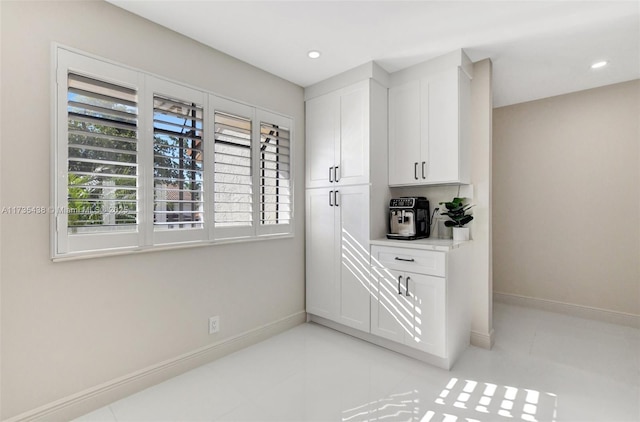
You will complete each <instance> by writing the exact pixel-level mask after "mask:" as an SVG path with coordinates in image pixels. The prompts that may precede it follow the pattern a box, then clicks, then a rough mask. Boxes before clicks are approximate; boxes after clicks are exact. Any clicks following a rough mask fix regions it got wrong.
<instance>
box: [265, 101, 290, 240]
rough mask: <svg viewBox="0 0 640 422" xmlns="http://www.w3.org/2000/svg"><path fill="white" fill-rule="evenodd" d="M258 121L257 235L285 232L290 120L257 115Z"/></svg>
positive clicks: (276, 116) (288, 177)
mask: <svg viewBox="0 0 640 422" xmlns="http://www.w3.org/2000/svg"><path fill="white" fill-rule="evenodd" d="M258 119H259V120H260V148H259V153H258V154H259V172H260V174H259V185H260V186H259V189H260V207H259V218H260V227H259V230H258V233H259V234H275V233H288V232H290V230H291V221H292V217H293V203H292V186H291V181H292V179H291V129H290V128H291V121H290V119H286V118H283V117H282V116H278V115H274V114H272V113H267V112H265V111H259V112H258Z"/></svg>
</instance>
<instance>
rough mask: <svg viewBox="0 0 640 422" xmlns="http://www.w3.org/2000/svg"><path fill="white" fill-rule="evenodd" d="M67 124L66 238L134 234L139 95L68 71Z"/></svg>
mask: <svg viewBox="0 0 640 422" xmlns="http://www.w3.org/2000/svg"><path fill="white" fill-rule="evenodd" d="M67 121H68V132H67V133H68V140H67V141H68V142H67V145H68V146H67V171H68V181H67V209H66V213H67V214H68V215H67V233H68V234H70V235H72V234H86V233H105V232H116V231H117V232H121V231H136V230H137V224H138V105H137V92H136V91H135V90H133V89H130V88H126V87H122V86H118V85H115V84H111V83H108V82H104V81H100V80H97V79H92V78H89V77H85V76H82V75H79V74H75V73H71V72H70V73H68V86H67Z"/></svg>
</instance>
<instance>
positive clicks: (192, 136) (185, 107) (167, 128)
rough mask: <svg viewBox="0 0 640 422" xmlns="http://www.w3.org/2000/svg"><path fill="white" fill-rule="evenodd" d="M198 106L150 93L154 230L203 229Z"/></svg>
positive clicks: (201, 137)
mask: <svg viewBox="0 0 640 422" xmlns="http://www.w3.org/2000/svg"><path fill="white" fill-rule="evenodd" d="M202 122H203V118H202V106H201V105H198V104H195V103H186V102H183V101H180V100H176V99H172V98H167V97H163V96H160V95H154V96H153V193H154V201H153V224H154V229H155V230H175V229H189V228H203V221H204V219H203V217H204V201H203V180H204V164H203V158H204V154H203V152H204V151H203V143H202V140H203V136H202V129H203V128H202Z"/></svg>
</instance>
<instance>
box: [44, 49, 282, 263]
mask: <svg viewBox="0 0 640 422" xmlns="http://www.w3.org/2000/svg"><path fill="white" fill-rule="evenodd" d="M55 75H56V78H55V82H56V90H55V94H56V95H55V115H54V116H55V128H54V129H55V137H54V139H53V144H52V145H53V147H52V151H53V157H52V158H53V165H52V175H53V177H52V197H53V204H52V205H53V210H54V212H53V213H52V214H51V215H52V217H51V235H52V237H51V239H52V242H51V245H52V258H53V259H54V260H58V259H69V258H75V257H78V256H94V255H95V256H100V255H103V254H110V253H123V252H127V251H137V250H144V249H153V248H155V247H156V246H158V247H162V248H166V247H167V246H171V245H182V246H184V244H185V243H189V244H190V245H197V244H209V243H215V241H216V240H221V241H224V242H227V241H229V240H233V239H241V240H251V239H256V238H258V237H260V238H268V237H269V236H270V235H277V236H280V235H283V234H285V235H286V234H292V233H293V230H292V227H293V224H292V223H293V218H294V214H293V211H294V210H293V185H292V183H293V174H292V170H293V169H292V161H293V160H292V138H293V133H292V127H293V124H292V123H293V122H292V120H291V119H290V118H287V117H285V116H282V115H279V114H276V113H272V112H268V111H265V110H262V109H259V108H257V107H254V106H250V105H248V104H242V103H239V102H236V101H233V100H228V99H225V98H222V97H219V96H217V95H214V94H212V93H210V92H207V91H205V90H201V89H198V88H194V87H189V86H186V85H183V84H180V83H177V82H172V81H169V80H167V79H164V78H161V77H156V76H153V75H150V74H147V73H145V72H142V71H138V70H135V69H131V68H128V67H125V66H121V65H118V64H114V63H111V62H108V61H107V60H104V59H100V58H96V57H90V56H88V55H84V54H81V53H77V52H74V51H70V50H68V49H67V48H66V47H61V46H58V47H56V63H55ZM49 209H51V208H49ZM47 210H48V209H45V207H38V209H37V210H35V211H33V212H40V213H44V212H46V211H47Z"/></svg>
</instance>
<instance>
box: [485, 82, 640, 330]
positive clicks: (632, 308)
mask: <svg viewBox="0 0 640 422" xmlns="http://www.w3.org/2000/svg"><path fill="white" fill-rule="evenodd" d="M493 116H494V119H493V125H494V155H493V181H494V182H493V184H494V200H493V209H494V214H493V216H494V218H493V227H494V230H493V233H494V274H495V280H494V290H495V292H496V293H499V294H503V295H511V296H517V297H524V298H533V299H539V300H543V301H550V303H556V302H557V303H558V304H559V305H562V306H564V304H570V305H577V306H578V307H584V308H587V310H588V309H593V308H595V309H593V310H594V311H597V310H606V311H610V312H613V313H620V314H623V315H629V316H635V317H636V318H637V317H638V316H640V151H639V149H640V128H639V120H640V117H639V116H640V81H638V80H636V81H630V82H625V83H620V84H615V85H610V86H606V87H602V88H596V89H591V90H587V91H581V92H576V93H573V94H567V95H562V96H558V97H552V98H547V99H543V100H539V101H532V102H528V103H523V104H518V105H513V106H508V107H502V108H498V109H496V110H494V115H493ZM636 321H637V319H636Z"/></svg>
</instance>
